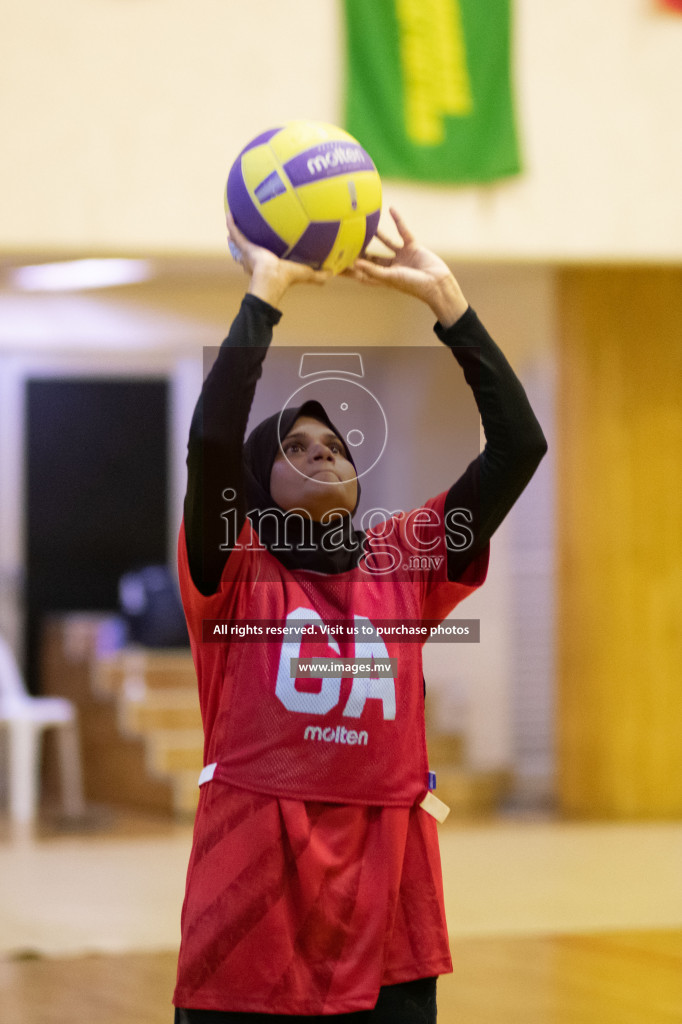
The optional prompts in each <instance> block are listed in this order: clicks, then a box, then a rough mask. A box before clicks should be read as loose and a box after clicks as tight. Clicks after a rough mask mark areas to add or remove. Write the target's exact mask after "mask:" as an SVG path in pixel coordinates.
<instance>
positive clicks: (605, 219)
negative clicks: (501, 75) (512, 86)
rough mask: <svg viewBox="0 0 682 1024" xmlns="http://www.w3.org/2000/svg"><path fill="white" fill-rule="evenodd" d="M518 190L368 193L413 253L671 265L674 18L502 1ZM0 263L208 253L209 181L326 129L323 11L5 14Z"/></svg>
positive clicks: (337, 36)
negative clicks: (414, 241)
mask: <svg viewBox="0 0 682 1024" xmlns="http://www.w3.org/2000/svg"><path fill="white" fill-rule="evenodd" d="M513 6H514V11H515V20H516V35H515V59H516V84H517V96H518V108H519V122H520V131H521V138H522V144H523V150H524V153H525V172H524V174H523V175H522V176H521V177H519V178H518V179H517V180H513V181H510V182H508V183H503V184H499V185H495V186H491V187H488V188H484V189H475V188H462V189H453V188H436V189H434V188H431V189H425V188H422V187H419V186H404V185H398V184H397V183H395V182H388V181H387V182H386V183H385V190H386V194H387V198H389V199H390V200H391V201H393V202H394V203H396V204H397V205H398V206H400V207H401V208H402V209H403V210H404V212H405V214H406V215H407V216H408V217H409V219H410V221H411V222H412V223H413V224H414V225H416V227H417V229H418V231H419V233H420V234H421V235H422V237H423V238H424V239H425V241H426V242H427V243H428V244H429V245H431V246H432V247H435V248H438V249H439V250H441V251H443V252H445V253H452V254H457V255H461V256H469V257H476V258H479V257H483V258H496V257H497V258H505V259H506V258H512V259H516V258H528V259H588V260H589V259H602V258H615V259H618V260H621V259H628V258H641V259H660V260H676V259H679V258H680V256H681V255H682V204H680V202H679V182H680V181H681V180H682V130H681V123H680V112H679V110H680V108H679V103H678V102H677V98H678V97H679V96H680V95H681V94H682V18H680V17H676V16H675V15H672V14H669V13H665V12H664V11H663V10H662V9H661V7H660V6H659V5H658V4H657V3H656V0H600V2H599V3H596V4H595V3H594V2H593V0H573V2H572V3H570V4H566V3H547V0H515V2H514V4H513ZM2 26H3V31H2V35H1V36H0V68H2V82H3V88H2V91H1V93H0V137H1V138H2V141H3V152H4V157H3V160H2V163H1V165H0V225H1V231H2V238H1V240H0V248H5V249H9V250H17V249H29V250H35V249H36V248H38V249H42V248H47V249H51V250H60V251H63V250H69V249H76V250H83V249H85V250H104V251H110V250H128V251H131V250H135V251H150V250H151V251H163V252H183V253H185V252H193V253H197V252H200V253H206V252H209V253H214V252H218V251H221V250H222V247H223V244H224V228H223V223H222V209H221V195H222V188H223V182H224V178H225V176H226V172H227V169H228V167H229V165H230V163H231V161H232V159H233V158H234V156H235V155H236V152H237V151H238V149H239V148H241V146H242V145H243V144H244V143H245V142H246V141H247V140H248V139H249V138H251V137H252V136H253V135H254V134H255V133H256V132H257V131H259V130H262V129H263V128H265V127H268V126H270V125H272V124H277V123H279V122H281V121H282V120H283V119H288V118H292V117H310V118H319V119H324V120H331V121H336V122H338V121H340V120H341V119H342V116H343V114H342V73H343V57H342V54H343V38H342V20H341V5H340V3H339V2H338V0H251V2H250V3H248V4H246V3H242V2H238V0H197V2H196V3H193V4H190V3H187V2H186V0H61V2H60V3H59V4H55V3H54V2H53V0H23V2H22V3H10V2H9V0H5V2H4V3H3V10H2Z"/></svg>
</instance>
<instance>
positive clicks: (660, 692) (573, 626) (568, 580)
mask: <svg viewBox="0 0 682 1024" xmlns="http://www.w3.org/2000/svg"><path fill="white" fill-rule="evenodd" d="M558 292H559V322H560V342H561V343H560V355H559V378H558V380H559V386H558V396H557V408H558V448H559V450H558V465H559V474H558V475H559V484H558V487H559V493H558V502H557V506H558V510H559V511H558V544H559V559H558V566H559V570H558V589H559V593H558V636H557V641H558V666H557V667H558V686H559V694H558V704H557V709H558V724H557V730H558V736H557V740H558V795H559V802H560V806H561V808H562V810H563V811H564V812H566V813H568V814H573V815H582V816H605V817H613V818H627V817H633V818H638V817H641V818H655V817H679V816H682V270H680V269H675V268H652V267H644V268H599V269H595V268H589V269H588V268H585V269H569V270H565V271H563V272H562V273H561V274H560V275H559V288H558Z"/></svg>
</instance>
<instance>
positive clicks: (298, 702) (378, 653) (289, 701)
mask: <svg viewBox="0 0 682 1024" xmlns="http://www.w3.org/2000/svg"><path fill="white" fill-rule="evenodd" d="M354 619H355V625H356V627H357V629H356V634H357V635H358V636H359V637H360V638H361V639H359V640H358V641H357V642H356V644H355V653H354V654H353V655H351V657H355V658H362V659H366V660H368V661H369V660H371V659H372V658H374V659H375V660H377V661H379V660H383V659H388V657H389V654H388V651H387V650H386V645H385V643H384V642H383V640H382V639H381V637H380V636H379V635H378V633H377V632H376V630H375V629H374V626H373V625H372V623H371V622H370V620H369V619H368V618H365V616H364V615H355V616H354ZM294 623H295V624H298V625H312V624H314V625H317V626H320V628H321V629H323V630H324V622H323V620H322V618H321V617H320V616H319V615H318V613H317V612H316V611H315V610H314V609H313V608H303V607H299V608H295V609H294V611H292V612H290V613H289V614H288V615H287V625H291V624H294ZM327 642H328V644H329V646H330V648H331V649H332V650H333V651H334V653H335V654H340V653H341V651H340V649H339V645H338V644H337V642H336V641H335V640H334V638H333V637H332V636H328V640H327ZM300 654H301V641H300V639H299V640H285V641H284V643H283V644H282V649H281V651H280V656H279V666H278V669H277V682H276V684H275V694H276V696H277V697H278V698H279V700H280V701H281V702H282V704H283V705H284V707H285V708H286V709H287V711H293V712H296V713H298V714H302V715H326V714H327V712H328V711H331V709H332V708H334V707H336V706H337V704H338V703H339V700H340V697H341V677H340V676H339V677H334V678H330V677H323V678H322V683H321V686H320V689H319V692H318V693H304V692H302V691H300V690H297V689H296V680H295V679H292V678H291V675H290V666H291V661H292V659H296V660H298V658H299V657H300ZM368 700H380V701H381V702H382V705H383V714H384V720H385V721H387V722H392V721H393V720H394V719H395V712H396V705H395V680H394V679H392V678H390V677H387V678H381V679H371V678H370V677H369V676H365V677H361V678H356V677H353V686H352V688H351V691H350V695H349V697H348V700H347V701H346V706H345V708H344V710H343V715H344V717H345V718H360V716H361V715H362V712H363V711H364V709H365V703H366V702H367V701H368Z"/></svg>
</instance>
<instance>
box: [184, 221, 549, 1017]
mask: <svg viewBox="0 0 682 1024" xmlns="http://www.w3.org/2000/svg"><path fill="white" fill-rule="evenodd" d="M391 214H392V217H393V220H394V223H395V227H396V229H397V233H398V236H399V238H400V241H399V242H394V241H392V240H391V239H389V238H388V237H387V236H386V235H385V234H382V233H379V235H378V237H379V239H380V240H381V242H382V243H383V244H384V245H385V246H386V248H387V252H388V255H387V256H386V257H365V258H363V259H358V260H357V261H356V262H355V264H354V266H353V267H352V268H351V269H350V270H349V271H347V272H346V276H349V277H352V278H354V279H355V280H356V281H359V282H360V283H362V284H369V285H379V286H383V287H387V288H394V289H397V290H399V291H402V292H404V293H406V294H408V295H411V296H413V297H414V298H415V299H417V300H419V301H420V302H423V303H426V305H428V306H429V307H430V309H431V310H432V312H433V314H434V316H435V317H436V318H437V321H438V322H437V323H436V326H435V331H436V334H437V335H438V337H439V339H440V340H441V341H442V342H443V343H444V344H445V345H447V346H448V347H449V348H450V349H451V350H452V352H453V354H454V356H455V359H456V360H457V362H458V363H459V365H460V366H461V368H462V370H463V371H464V374H465V378H466V380H467V382H468V383H469V385H470V386H471V387H472V390H473V392H474V397H475V399H476V402H477V404H478V408H479V411H480V414H481V418H482V422H483V427H484V431H485V435H486V445H485V449H484V451H483V452H482V453H481V454H480V455H479V456H478V457H477V458H475V459H474V461H473V462H472V463H471V464H470V465H469V466H468V467H467V468H466V469H465V471H464V472H463V473H462V475H461V476H459V478H458V479H457V480H456V481H455V482H454V483H452V481H448V480H444V481H443V486H444V488H446V489H445V490H444V491H443V493H442V494H440V495H439V496H437V497H436V498H432V499H429V501H427V502H426V503H425V506H424V509H425V510H426V512H427V516H426V518H427V520H428V550H429V553H430V554H433V553H434V550H435V551H440V552H442V554H443V558H442V559H440V560H439V559H433V560H432V562H431V563H430V564H431V568H429V569H428V570H422V571H421V572H418V571H417V570H409V571H408V570H405V568H404V565H405V562H403V563H402V566H399V567H398V568H396V570H395V571H391V572H385V571H382V572H378V571H373V570H375V569H376V568H377V566H378V565H379V563H380V561H381V555H382V550H385V548H386V543H387V538H388V539H389V540H390V544H391V546H392V547H393V548H394V549H396V548H397V549H398V550H400V551H405V552H407V549H408V534H409V542H410V544H411V545H412V547H411V550H412V551H414V550H415V547H414V545H415V544H416V545H417V548H418V546H419V544H420V543H422V541H423V542H424V548H423V549H424V550H427V544H426V541H427V530H426V529H424V530H423V532H422V533H420V527H419V526H418V525H415V523H416V520H413V521H412V523H411V529H410V530H409V531H408V529H407V523H408V520H409V516H408V517H401V516H398V517H393V519H392V520H389V521H388V523H387V524H384V525H383V526H380V527H377V528H376V529H372V530H370V531H368V532H367V533H362V532H361V531H359V530H356V529H355V527H354V525H353V518H352V517H353V513H354V512H355V509H356V507H357V503H358V494H359V484H358V479H357V474H356V469H355V465H354V463H353V459H352V453H351V451H350V450H349V449H348V448H347V446H346V443H345V441H344V438H343V437H342V436H340V434H339V431H338V430H337V429H336V427H335V425H334V423H333V421H332V419H330V417H329V416H328V414H327V410H326V409H325V408H324V407H323V406H322V405H320V404H319V403H318V402H315V401H311V402H306V403H305V405H304V406H302V407H300V408H297V409H289V410H287V411H286V412H285V413H282V414H277V413H275V414H274V415H273V416H271V417H270V418H269V419H267V420H265V421H264V422H263V423H261V424H260V425H259V426H257V427H256V428H255V430H253V431H252V433H251V434H250V436H249V438H248V440H246V441H245V433H246V425H247V421H248V416H249V411H250V408H251V403H252V399H253V395H254V392H255V388H256V384H257V381H258V379H259V377H260V374H261V368H262V363H263V360H264V358H265V356H266V353H267V346H268V345H269V343H270V341H271V338H272V334H273V329H274V327H275V326H276V324H277V323H278V321H279V319H280V317H281V313H280V312H279V306H280V303H281V301H282V299H283V298H284V296H285V294H286V292H287V291H288V289H289V288H290V287H291V286H292V285H294V284H304V283H315V284H323V283H324V281H325V280H326V279H327V276H328V275H327V274H326V273H325V272H322V271H315V270H312V269H311V268H310V267H308V266H306V265H303V264H300V263H294V262H291V261H287V260H281V259H279V258H278V257H276V256H274V255H273V254H272V253H271V252H269V251H267V250H266V249H263V248H260V247H259V246H256V245H254V244H252V243H251V242H249V241H248V240H247V239H246V238H245V237H244V236H243V235H242V234H241V232H240V231H239V230H238V229H237V228H236V226H235V225H234V223H233V222H232V220H231V218H230V217H229V214H228V230H229V238H230V242H231V246H236V247H237V248H238V250H239V259H240V262H241V263H242V265H243V268H244V270H245V272H246V274H247V275H248V278H249V283H248V287H247V291H246V294H245V296H244V299H243V301H242V305H241V308H240V311H239V313H238V314H237V317H236V319H235V321H234V323H233V324H232V328H231V330H230V334H229V336H228V338H227V339H226V341H225V342H224V343H223V345H222V347H221V349H220V351H219V354H218V357H217V359H216V361H215V364H214V366H213V368H212V369H211V371H210V373H209V374H208V376H207V378H206V381H205V382H204V385H203V388H202V394H201V397H200V399H199V402H198V404H197V408H196V411H195V415H194V418H193V421H192V427H191V431H190V439H189V448H188V488H187V494H186V497H185V507H184V521H183V528H182V531H181V536H180V544H179V575H180V584H181V591H182V597H183V604H184V607H185V613H186V616H187V622H188V627H189V633H190V639H191V644H192V651H193V657H194V661H195V665H196V669H197V677H198V682H199V697H200V704H201V710H202V717H203V722H204V732H205V762H204V763H205V766H206V767H205V768H204V771H203V772H202V779H201V782H202V785H201V793H200V800H199V807H198V810H197V817H196V822H195V832H194V843H193V848H192V854H191V858H190V864H189V869H188V876H187V889H186V895H185V902H184V907H183V915H182V944H181V949H180V957H179V965H178V980H177V987H176V990H175V996H174V1003H175V1006H176V1017H175V1020H176V1024H256V1022H261V1024H265V1022H270V1021H274V1020H283V1021H284V1020H286V1021H306V1022H321V1021H328V1020H329V1021H337V1022H339V1024H346V1022H347V1024H434V1022H435V1020H436V979H437V977H438V976H439V975H440V974H443V973H448V972H449V971H451V970H452V965H451V960H450V953H449V948H448V936H447V928H446V922H445V913H444V906H443V891H442V879H441V871H440V858H439V852H438V837H437V832H436V829H437V822H436V819H435V818H434V817H433V816H432V815H431V814H430V813H429V810H428V807H429V803H428V799H426V800H425V799H424V798H425V797H427V792H428V781H427V767H428V766H427V762H426V748H425V738H424V715H423V697H424V691H423V677H422V673H421V644H420V643H413V642H412V643H406V642H400V641H398V640H396V641H394V640H388V639H386V640H385V641H384V640H381V639H380V638H379V637H378V635H377V633H376V631H375V630H374V627H373V625H372V623H373V622H376V621H377V620H379V619H384V620H386V619H391V620H394V621H401V622H420V621H427V620H428V621H442V619H444V618H445V617H446V615H447V614H448V613H449V612H450V611H451V610H452V608H454V607H455V606H456V605H457V604H458V603H459V602H460V601H461V600H463V599H464V598H465V597H466V596H467V595H468V594H469V593H471V592H473V591H474V590H475V589H476V588H477V587H478V586H480V585H481V584H482V583H483V581H484V579H485V575H486V570H487V562H488V544H489V540H490V537H491V535H492V534H493V532H494V531H495V529H496V528H497V527H498V526H499V524H500V523H501V521H502V520H503V518H504V516H505V515H506V514H507V512H508V511H509V509H510V508H511V507H512V505H513V504H514V502H515V501H516V499H517V498H518V496H519V495H520V494H521V492H522V491H523V489H524V487H525V486H526V484H527V483H528V481H529V480H530V478H531V476H532V475H533V473H534V471H535V469H536V467H537V465H538V463H539V461H540V459H541V458H542V456H543V454H544V452H545V451H546V443H545V439H544V436H543V434H542V430H541V428H540V426H539V424H538V422H537V420H536V418H535V416H534V414H533V412H532V410H531V408H530V405H529V403H528V400H527V398H526V395H525V392H524V390H523V388H522V386H521V384H520V382H519V381H518V379H517V377H516V376H515V374H514V372H513V370H512V369H511V367H510V366H509V364H508V363H507V361H506V359H505V358H504V356H503V354H502V353H501V352H500V350H499V348H498V347H497V346H496V345H495V343H494V342H493V341H492V339H491V338H490V337H489V335H488V334H487V332H486V331H485V329H484V327H483V326H482V325H481V323H480V321H479V320H478V318H477V316H476V314H475V313H474V312H473V310H472V309H471V308H470V307H469V305H468V303H467V301H466V299H465V298H464V296H463V294H462V291H461V289H460V287H459V285H458V283H457V281H456V279H455V277H454V276H453V274H452V273H451V271H450V269H449V268H448V266H447V265H446V264H445V263H444V262H443V261H442V260H441V259H440V258H439V257H438V256H436V255H435V254H433V253H432V252H430V251H429V250H427V249H425V248H424V247H422V246H420V245H419V244H418V243H417V242H416V240H415V239H414V237H413V236H412V234H411V233H410V231H409V230H408V228H407V227H406V225H405V224H404V222H403V221H402V219H401V218H400V217H399V215H398V214H397V213H396V212H395V211H391ZM447 488H449V489H447ZM462 508H464V509H468V510H470V511H471V529H472V534H473V543H471V544H470V545H469V546H468V547H467V548H466V549H462V547H461V543H459V542H458V543H449V541H450V540H452V538H451V537H449V527H448V522H449V521H450V520H449V519H448V512H449V511H451V510H453V509H462ZM393 520H395V521H393ZM422 521H423V520H422ZM434 523H437V524H439V525H438V529H437V530H434V528H433V524H434ZM283 529H284V530H287V531H288V532H287V533H286V537H287V544H282V543H281V537H282V530H283ZM292 538H293V540H292ZM460 540H461V537H460ZM434 545H436V546H435V548H434ZM436 566H437V567H436ZM215 621H222V622H226V623H234V622H240V623H242V624H244V623H248V622H249V621H251V622H256V621H263V622H265V621H267V622H275V623H281V624H282V629H283V630H284V629H286V630H288V631H290V632H291V633H292V635H294V636H296V635H298V637H299V639H298V641H296V642H292V641H288V640H285V639H278V640H272V641H269V642H267V643H266V642H257V643H246V642H235V641H232V640H229V639H223V640H222V641H221V642H210V641H209V642H206V637H205V635H204V634H205V625H204V624H205V623H207V622H215ZM341 621H343V622H348V621H352V622H355V624H356V627H357V630H358V633H361V635H362V637H363V639H362V641H358V642H357V643H356V646H355V648H350V647H347V646H344V645H343V642H342V641H340V640H339V641H337V640H336V639H334V632H333V627H334V624H335V623H337V622H341ZM313 627H317V628H318V629H322V632H324V630H325V629H327V630H328V631H329V629H330V628H331V629H332V632H328V633H327V636H328V638H327V640H326V641H325V643H324V644H323V645H322V647H320V646H319V643H320V641H319V640H318V647H317V649H316V651H315V653H316V654H319V652H320V651H321V650H326V652H327V655H332V654H333V655H336V656H338V658H342V657H348V656H349V655H352V654H353V653H355V654H356V655H357V656H358V657H366V658H370V657H376V656H377V653H380V654H387V655H388V656H389V657H390V658H392V659H395V661H394V664H396V665H397V668H396V670H395V672H396V674H395V678H394V679H388V678H380V679H377V678H374V677H373V678H371V679H370V678H366V679H355V678H323V679H322V680H321V686H320V685H319V684H318V686H317V689H315V687H313V688H312V689H310V688H308V687H306V686H299V685H297V681H296V679H292V678H291V665H290V662H291V658H290V655H291V653H292V651H293V652H294V653H295V654H297V655H300V652H301V639H300V636H301V633H302V632H305V630H306V629H308V628H313ZM297 630H299V632H298V634H297V633H296V631H297ZM318 635H319V634H318ZM310 649H312V648H310Z"/></svg>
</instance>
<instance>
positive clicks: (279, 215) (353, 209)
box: [225, 121, 381, 274]
mask: <svg viewBox="0 0 682 1024" xmlns="http://www.w3.org/2000/svg"><path fill="white" fill-rule="evenodd" d="M225 203H226V206H227V207H228V208H229V210H230V212H231V214H232V217H233V218H234V221H235V224H236V225H237V227H238V228H239V229H240V230H241V231H242V232H243V233H244V234H245V235H246V237H247V238H248V239H249V240H250V241H252V242H255V243H256V244H257V245H261V246H263V247H264V248H266V249H269V250H270V251H271V252H274V253H275V254H276V255H277V256H279V257H280V258H283V259H289V260H294V261H296V262H298V263H306V264H308V265H309V266H311V267H314V268H315V269H316V270H320V269H323V270H329V271H331V272H332V273H333V274H339V273H341V271H343V270H345V269H346V267H350V266H351V265H352V263H353V262H354V261H355V260H356V259H357V257H358V256H360V255H361V254H362V253H363V252H364V250H365V248H366V246H367V245H368V244H369V242H370V241H371V239H372V238H373V237H374V234H375V233H376V230H377V227H378V225H379V216H380V214H381V179H380V177H379V173H378V171H377V169H376V167H375V166H374V163H373V161H372V158H371V157H370V156H369V154H368V153H367V152H366V150H364V149H363V148H362V146H361V145H360V143H359V142H358V141H357V140H356V139H354V138H353V136H352V135H349V134H348V132H346V131H344V130H343V129H342V128H338V127H336V126H335V125H332V124H326V123H324V122H320V121H289V122H287V123H286V124H284V125H282V126H281V127H279V128H271V129H269V130H268V131H265V132H262V133H261V134H260V135H257V136H256V137H255V138H254V139H253V140H252V141H251V142H249V144H248V145H247V146H245V147H244V149H243V150H242V151H241V153H240V154H239V156H238V157H237V159H236V160H235V162H234V163H233V165H232V167H231V169H230V173H229V176H228V179H227V189H226V192H225Z"/></svg>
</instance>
